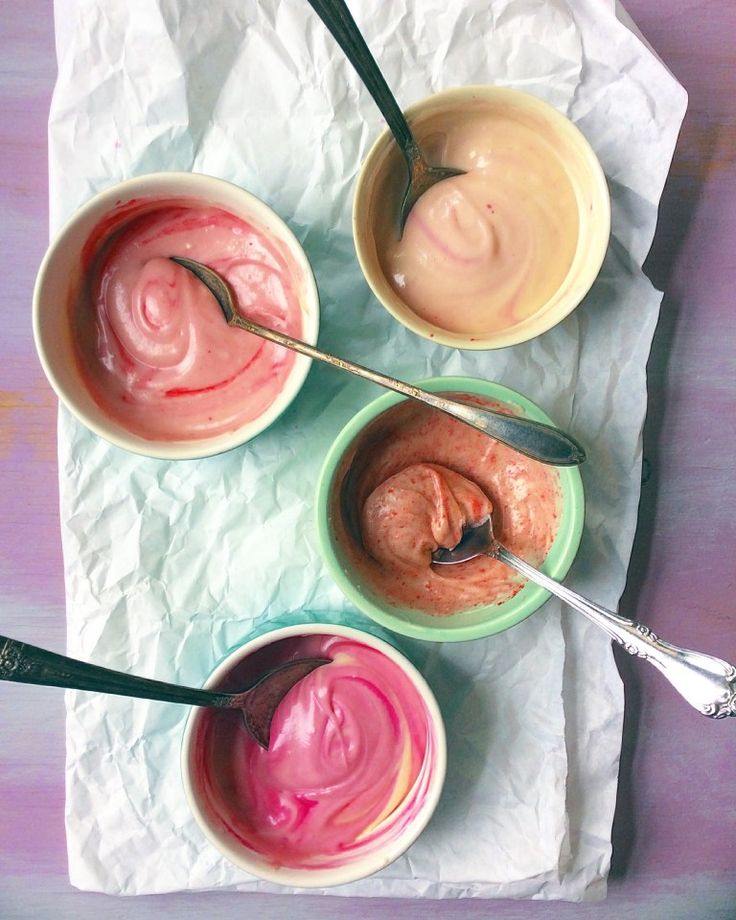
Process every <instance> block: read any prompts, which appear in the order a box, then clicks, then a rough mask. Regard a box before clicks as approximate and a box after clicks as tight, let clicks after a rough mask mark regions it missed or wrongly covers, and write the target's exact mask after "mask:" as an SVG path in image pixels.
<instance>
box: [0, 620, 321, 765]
mask: <svg viewBox="0 0 736 920" xmlns="http://www.w3.org/2000/svg"><path fill="white" fill-rule="evenodd" d="M329 662H330V659H329V658H302V659H299V660H297V661H289V662H287V663H286V664H283V665H281V666H280V667H278V668H274V669H273V670H271V671H269V672H268V673H266V674H264V675H263V676H262V677H260V678H259V679H258V680H257V681H255V683H253V684H252V685H251V686H250V687H248V688H246V689H245V690H242V691H241V692H239V693H224V692H218V691H216V690H195V689H194V688H192V687H181V686H179V685H178V684H167V683H164V682H163V681H160V680H150V679H149V678H147V677H136V676H135V675H134V674H125V673H123V672H122V671H112V670H110V669H109V668H101V667H100V666H99V665H95V664H89V663H88V662H86V661H79V660H78V659H76V658H67V656H66V655H57V654H56V653H55V652H49V651H47V650H46V649H42V648H37V647H36V646H35V645H26V643H25V642H18V641H17V639H8V638H7V637H6V636H0V680H12V681H15V682H16V683H20V684H43V685H44V686H48V687H65V688H70V689H73V690H94V691H96V692H97V693H113V694H116V695H117V696H133V697H137V698H139V699H144V700H157V701H158V700H160V701H162V702H165V703H184V704H185V705H188V706H212V707H214V708H216V709H240V711H241V712H242V714H243V720H244V721H245V725H246V727H247V729H248V731H249V732H250V733H251V734H252V735H253V737H254V738H255V740H256V741H257V742H258V744H260V746H261V747H262V748H265V749H266V750H268V743H269V740H270V735H271V720H272V719H273V716H274V713H275V712H276V709H277V707H278V705H279V703H280V702H281V701H282V700H283V698H284V697H285V696H286V694H287V693H288V692H289V690H291V688H292V687H293V686H294V685H295V684H297V683H299V681H300V680H301V679H302V678H303V677H306V676H307V674H310V673H311V672H312V671H314V669H315V668H319V667H321V666H322V665H323V664H329Z"/></svg>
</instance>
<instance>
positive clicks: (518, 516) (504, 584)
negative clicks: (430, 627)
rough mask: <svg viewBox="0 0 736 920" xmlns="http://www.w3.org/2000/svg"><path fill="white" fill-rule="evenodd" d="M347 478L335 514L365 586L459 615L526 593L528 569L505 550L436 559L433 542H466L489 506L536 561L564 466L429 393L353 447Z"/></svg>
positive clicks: (545, 544)
mask: <svg viewBox="0 0 736 920" xmlns="http://www.w3.org/2000/svg"><path fill="white" fill-rule="evenodd" d="M448 395H451V396H452V397H453V398H457V399H462V400H464V401H466V402H472V403H474V404H477V405H483V406H487V407H489V408H493V409H498V410H500V411H504V412H510V411H511V410H510V407H508V406H505V405H502V404H500V403H495V402H492V401H490V400H486V399H483V398H481V397H477V396H468V395H467V394H460V393H453V394H448ZM337 482H338V484H339V485H338V488H336V489H335V491H334V493H333V498H332V507H331V516H332V523H333V528H334V534H335V539H336V541H337V543H338V546H339V550H338V552H339V553H340V555H342V556H343V557H344V561H345V562H346V563H347V567H348V568H349V569H350V570H351V571H352V573H353V575H354V576H357V579H358V581H359V583H360V584H361V586H362V587H363V588H364V589H367V590H368V592H369V593H370V594H372V595H373V596H374V597H375V599H377V600H378V602H379V603H385V604H388V605H390V606H394V607H399V608H410V609H414V610H421V611H423V612H424V613H428V614H432V615H434V616H448V615H450V614H454V613H459V612H460V611H463V610H468V609H471V608H473V607H477V606H480V605H485V604H500V603H503V602H504V601H506V600H508V599H509V598H510V597H513V596H514V595H515V594H517V593H518V591H520V590H521V588H522V587H523V584H524V582H523V580H522V579H521V578H520V576H518V575H517V574H516V573H514V572H513V571H512V570H511V569H509V568H508V566H505V565H504V564H503V563H501V562H498V561H497V560H495V559H490V558H488V557H479V558H477V559H473V560H471V561H469V562H466V563H463V564H462V565H457V566H435V565H433V564H432V561H431V557H432V553H433V552H434V550H436V549H438V548H439V547H448V548H449V547H453V546H455V545H456V544H457V543H458V542H459V540H460V537H461V535H462V532H463V528H464V527H465V526H468V525H472V524H476V523H479V522H480V521H482V520H483V519H484V518H485V517H486V516H487V515H488V514H491V516H492V519H493V528H494V532H495V534H496V536H497V537H498V538H499V540H500V541H501V542H502V543H503V544H504V545H505V546H507V547H508V548H509V549H510V550H511V551H512V552H513V553H516V554H517V555H519V556H521V557H522V558H523V559H525V560H527V561H528V562H530V563H531V564H532V565H535V566H539V565H540V564H541V563H542V562H543V560H544V558H545V556H546V555H547V553H548V551H549V549H550V547H551V545H552V543H553V542H554V538H555V536H556V534H557V528H558V524H559V516H560V507H561V490H560V482H559V475H558V473H557V471H556V470H555V469H554V467H550V466H546V465H545V464H542V463H539V462H537V461H535V460H531V459H529V458H527V457H523V456H522V455H521V454H519V453H517V452H516V451H513V450H511V448H509V447H505V446H504V445H503V444H499V443H498V442H497V441H494V440H492V439H491V438H489V437H488V436H487V435H484V434H483V433H482V432H480V431H476V430H474V429H472V428H470V427H469V426H468V425H465V424H464V423H462V422H460V421H458V420H457V419H453V418H450V417H449V416H447V415H444V414H443V413H441V412H438V411H436V410H434V409H431V408H429V407H428V406H424V405H421V404H419V403H414V402H410V401H407V402H404V403H400V404H399V405H397V406H394V407H393V408H391V409H389V410H388V411H387V412H384V413H383V414H382V415H380V416H378V418H377V419H375V420H374V421H373V423H372V424H371V425H369V426H368V428H367V429H366V430H365V431H364V432H363V433H362V434H361V435H360V436H359V438H358V439H357V441H356V442H355V443H354V444H353V445H352V447H351V448H350V450H349V451H348V454H347V455H346V460H345V462H344V464H343V467H342V469H341V470H339V471H338V477H337Z"/></svg>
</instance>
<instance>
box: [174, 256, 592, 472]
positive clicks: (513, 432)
mask: <svg viewBox="0 0 736 920" xmlns="http://www.w3.org/2000/svg"><path fill="white" fill-rule="evenodd" d="M170 258H171V261H172V262H176V263H177V265H181V266H182V267H183V268H186V269H187V270H188V271H190V272H191V273H192V274H193V275H194V276H195V277H197V278H199V280H200V281H201V282H202V284H204V285H205V287H206V288H208V290H209V291H210V293H211V294H212V296H213V297H214V298H215V300H216V301H217V303H218V304H219V306H220V309H221V310H222V312H223V315H224V317H225V320H226V321H227V323H228V325H229V326H237V327H238V328H239V329H243V330H245V332H250V333H252V334H253V335H258V336H260V337H261V338H262V339H267V340H268V341H269V342H275V343H276V344H277V345H283V346H284V347H285V348H290V349H291V350H292V351H296V352H298V353H299V354H300V355H306V356H307V357H309V358H314V360H316V361H322V362H323V363H324V364H329V365H331V366H332V367H337V368H340V370H343V371H347V372H348V373H350V374H354V375H355V376H356V377H362V378H363V379H365V380H370V381H371V382H372V383H377V384H378V385H379V386H382V387H386V389H388V390H393V391H394V392H396V393H401V395H402V396H408V397H409V398H410V399H416V400H417V401H418V402H423V403H426V405H428V406H432V407H433V408H435V409H439V410H440V411H441V412H444V413H446V414H447V415H451V416H452V417H453V418H456V419H459V420H460V421H461V422H465V424H467V425H470V426H471V427H473V428H477V429H478V430H479V431H482V432H483V433H484V434H487V435H489V436H490V437H492V438H495V439H496V440H497V441H501V442H502V443H503V444H506V445H507V446H508V447H511V448H513V449H514V450H517V451H519V453H522V454H525V455H526V456H527V457H532V458H533V459H534V460H539V461H540V462H541V463H549V464H551V465H553V466H578V465H579V464H581V463H582V462H583V461H584V460H585V451H584V450H583V448H582V447H581V446H580V444H578V442H577V441H576V440H575V439H574V438H573V437H571V436H570V435H569V434H566V433H565V432H564V431H560V429H559V428H554V427H553V426H552V425H545V424H544V423H543V422H536V421H534V420H532V419H528V418H523V417H522V416H518V415H506V414H505V413H503V412H496V411H495V410H493V409H484V408H482V407H480V406H474V405H471V404H470V403H464V402H460V401H459V400H456V399H448V398H447V397H446V396H441V395H440V394H438V393H430V392H429V391H428V390H422V389H420V388H419V387H417V386H414V384H411V383H404V381H402V380H397V379H396V378H395V377H389V376H387V375H386V374H381V373H379V372H378V371H374V370H371V369H370V368H368V367H364V366H363V365H361V364H354V363H353V362H352V361H347V360H346V359H345V358H338V357H336V356H335V355H331V354H329V353H328V352H326V351H320V349H319V348H315V347H314V346H313V345H309V344H307V343H306V342H302V341H301V339H295V338H292V337H291V336H290V335H286V334H285V333H283V332H277V331H276V330H275V329H269V328H268V327H267V326H261V325H260V324H259V323H254V322H252V321H251V320H249V319H246V318H245V317H244V316H242V315H241V314H240V313H239V312H238V310H237V307H236V303H235V297H234V295H233V292H232V291H231V289H230V286H229V285H228V283H227V282H226V281H225V279H224V278H223V277H222V276H221V275H218V273H217V272H215V271H213V270H212V269H211V268H208V267H207V266H206V265H202V263H201V262H195V261H194V260H193V259H184V258H180V257H179V256H170Z"/></svg>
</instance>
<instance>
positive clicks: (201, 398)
mask: <svg viewBox="0 0 736 920" xmlns="http://www.w3.org/2000/svg"><path fill="white" fill-rule="evenodd" d="M173 255H178V256H185V257H188V258H192V259H195V260H197V261H200V262H203V263H204V264H206V265H208V266H209V267H210V268H213V269H214V270H215V271H217V272H219V273H220V274H221V275H222V276H223V277H224V278H226V280H227V281H228V282H229V284H230V286H231V287H232V289H233V292H234V294H235V298H236V302H237V304H238V309H239V310H240V311H241V312H242V313H243V315H244V316H247V317H248V318H250V319H253V320H254V321H256V322H259V323H261V324H262V325H265V326H271V327H273V328H276V329H279V330H281V331H284V332H287V333H289V334H290V335H293V336H296V337H299V336H300V334H301V331H302V317H301V310H300V305H299V298H298V287H299V281H300V276H301V272H300V269H299V268H298V267H297V266H296V265H295V264H294V262H293V260H292V258H291V256H290V255H289V253H288V252H287V251H286V248H285V247H284V246H283V245H282V244H281V243H280V242H279V241H277V240H276V239H275V238H273V237H272V236H271V235H270V234H268V233H267V232H265V231H264V230H262V229H260V228H259V227H257V226H255V225H253V224H251V223H249V222H248V221H246V220H244V219H242V218H240V217H238V216H236V215H234V214H231V213H229V212H227V211H224V210H222V209H220V208H215V207H209V206H205V205H203V204H201V203H197V202H194V201H187V200H183V199H182V200H180V199H176V200H168V199H160V200H157V199H140V200H138V201H136V202H132V203H128V204H127V205H126V206H125V207H124V208H121V210H120V211H119V212H114V213H113V215H112V219H108V220H107V221H105V222H103V224H101V225H100V228H99V232H97V233H95V234H93V235H92V237H91V240H90V243H89V244H88V245H87V247H86V248H85V253H84V261H85V262H86V263H87V264H86V265H85V271H86V273H87V279H88V282H87V285H86V287H85V290H84V291H83V292H82V296H81V297H80V299H79V302H78V303H77V304H75V307H74V310H75V315H74V320H75V329H76V342H77V353H78V360H79V364H80V369H81V370H82V373H83V375H84V377H85V379H86V380H87V382H88V385H89V387H90V390H91V391H92V393H93V394H94V397H95V399H96V401H97V402H98V403H99V404H100V405H101V406H102V407H103V408H104V409H105V410H106V411H107V412H109V413H110V415H111V416H112V417H113V418H115V419H116V420H118V421H119V422H121V423H122V424H123V425H125V427H126V428H128V430H130V431H132V432H133V433H135V434H138V435H140V436H142V437H145V438H154V439H161V440H171V441H177V440H186V439H191V438H199V437H209V436H212V435H218V434H223V433H225V432H229V431H233V430H235V429H236V428H239V427H240V426H241V425H243V424H245V423H247V422H249V421H252V420H253V419H255V418H257V417H258V416H259V415H261V414H262V413H263V412H264V411H265V410H266V409H267V408H268V407H269V406H270V405H271V403H272V402H273V401H274V399H275V398H276V397H277V395H278V394H279V393H280V392H281V390H282V388H283V386H284V383H285V380H286V377H287V376H288V374H289V370H290V369H291V366H292V364H293V361H294V356H293V354H292V353H291V352H288V351H287V350H285V349H283V348H281V347H280V346H278V345H273V344H271V343H268V342H265V341H264V340H262V339H260V338H258V337H256V336H253V335H250V334H249V333H246V332H243V331H242V330H234V329H231V328H229V327H228V326H227V324H226V323H225V320H224V317H223V315H222V312H221V311H220V308H219V307H218V306H217V304H216V302H215V300H214V298H213V297H212V295H211V294H210V293H209V291H208V290H207V289H206V288H205V287H204V285H203V284H202V283H201V282H200V281H198V280H197V279H196V278H194V276H193V275H191V274H190V272H188V271H187V270H186V269H184V268H182V267H181V266H179V265H176V264H175V263H174V262H172V261H171V260H170V258H169V257H170V256H173Z"/></svg>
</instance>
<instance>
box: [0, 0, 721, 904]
mask: <svg viewBox="0 0 736 920" xmlns="http://www.w3.org/2000/svg"><path fill="white" fill-rule="evenodd" d="M627 9H628V10H629V12H630V14H631V15H632V16H633V18H634V19H635V20H636V22H637V24H638V26H639V28H640V29H641V31H642V32H643V34H644V35H645V36H646V37H647V39H648V40H649V41H650V42H651V44H652V45H653V47H654V48H655V49H656V50H657V52H658V54H659V55H660V57H661V58H662V59H663V61H664V62H665V64H666V65H667V66H668V67H669V68H670V69H671V70H672V71H673V73H674V74H675V76H676V77H677V78H678V79H679V80H680V82H681V83H682V84H683V85H684V86H685V88H686V89H687V91H688V93H689V95H690V105H689V109H688V114H687V116H686V119H685V123H684V126H683V130H682V133H681V136H680V140H679V143H678V146H677V150H676V153H675V157H674V161H673V164H672V170H671V175H670V178H669V180H668V183H667V186H666V188H665V193H664V197H663V199H662V205H661V209H660V218H659V225H658V229H657V235H656V238H655V241H654V246H653V248H652V251H651V253H650V256H649V258H648V260H647V264H646V266H645V267H646V270H647V272H648V274H649V275H650V277H651V278H652V280H653V281H654V283H655V284H656V285H657V286H658V287H659V288H661V289H662V290H664V291H665V297H664V301H663V304H662V312H661V319H660V322H659V326H658V328H657V332H656V335H655V339H654V345H653V348H652V354H651V359H650V362H649V394H650V406H649V413H648V417H647V422H646V427H645V431H644V444H645V456H646V463H645V482H644V486H643V492H642V500H641V508H640V515H639V528H638V532H637V537H636V542H635V546H634V553H633V558H632V563H631V568H630V573H629V580H628V585H627V588H626V593H625V595H624V599H623V602H622V611H623V612H624V613H626V614H627V615H629V616H634V617H636V618H637V619H640V620H643V621H644V622H646V623H648V624H650V625H651V626H652V627H653V628H654V629H655V630H656V631H657V632H661V633H662V634H664V635H666V636H667V637H668V638H670V639H672V641H675V642H678V643H681V644H683V645H687V646H690V647H695V648H701V649H703V650H705V651H710V652H713V653H716V654H719V655H721V656H722V657H725V658H728V659H729V660H731V661H733V662H736V576H735V574H734V572H735V569H736V523H735V522H736V484H735V477H734V457H736V421H734V419H735V417H736V411H735V410H736V307H735V306H734V302H735V294H734V292H735V291H736V155H735V151H736V52H735V51H734V48H735V47H736V42H735V40H736V5H735V4H734V3H733V0H700V2H698V0H659V2H656V3H653V2H651V0H629V2H628V3H627ZM0 52H1V53H0V198H1V200H2V222H1V223H0V256H1V262H0V264H2V265H3V268H4V274H5V279H4V285H3V287H4V293H3V297H2V300H1V301H0V317H1V319H2V335H0V632H2V633H4V634H6V635H12V636H15V637H18V638H21V639H25V640H27V641H31V642H35V643H37V644H42V645H45V646H47V647H49V648H52V649H56V650H60V651H62V650H63V648H64V632H65V626H64V622H65V616H64V585H63V578H62V561H61V550H60V541H59V524H58V490H57V468H56V433H55V426H56V402H55V399H54V397H53V395H52V393H51V391H50V389H49V387H48V385H47V384H46V381H45V379H44V377H43V374H42V372H41V368H40V366H39V364H38V362H37V359H36V356H35V352H34V349H33V342H32V337H31V321H30V301H31V292H32V286H33V279H34V275H35V272H36V270H37V267H38V264H39V262H40V259H41V257H42V255H43V251H44V248H45V246H46V243H47V239H48V230H47V224H48V208H47V198H48V183H47V156H46V123H47V117H48V108H49V102H50V98H51V92H52V89H53V83H54V79H55V76H56V62H55V57H54V40H53V22H52V17H51V11H50V9H49V4H48V3H47V2H42V0H27V2H26V3H24V4H13V3H10V2H9V0H4V2H2V3H0ZM619 665H620V669H621V673H622V676H623V678H624V681H625V684H626V697H627V702H626V719H625V729H624V745H623V756H622V763H621V779H620V791H619V798H618V806H617V811H616V817H615V822H614V828H613V841H614V853H613V866H612V872H611V882H610V889H609V897H608V900H607V901H605V902H603V903H602V904H598V905H595V906H590V905H572V904H564V903H548V902H511V901H480V900H479V901H472V900H464V901H450V902H447V901H442V902H432V901H424V902H415V901H412V902H408V901H402V902H397V901H391V900H386V899H370V900H365V899H349V900H348V899H343V898H329V897H319V896H310V895H304V896H298V897H293V896H286V895H242V894H233V893H223V892H212V893H207V894H196V895H195V894H180V895H167V896H156V897H146V898H135V899H122V898H111V897H106V896H103V895H91V894H87V893H82V892H78V891H75V890H74V889H72V888H71V886H70V884H69V881H68V878H67V874H66V850H65V841H64V788H63V784H64V780H63V777H64V734H63V731H64V711H63V700H62V695H61V694H60V693H59V692H56V691H54V690H48V689H45V688H32V690H31V689H26V688H24V687H22V686H21V685H11V684H3V685H0V796H1V798H0V918H3V920H13V918H45V917H52V916H53V917H55V918H58V920H67V918H68V920H72V918H74V920H77V918H79V920H86V918H90V920H91V918H97V917H99V916H105V917H107V918H109V920H114V918H118V917H126V918H128V917H133V918H143V920H152V918H161V917H164V918H166V917H172V918H174V917H177V918H179V917H183V918H188V917H192V918H193V917H200V916H208V917H210V918H214V920H219V918H222V920H225V918H235V917H238V918H240V917H241V916H254V917H255V916H257V917H265V918H280V917H287V916H293V915H294V914H295V913H296V912H297V911H298V913H299V914H300V916H302V917H304V920H310V918H333V917H334V918H337V917H340V918H345V917H347V918H356V920H357V918H364V917H366V918H375V920H377V918H384V917H387V918H388V917H393V916H394V915H395V914H396V913H397V912H398V910H399V909H400V910H401V913H402V916H403V917H404V918H406V920H412V918H420V917H421V918H423V920H433V918H439V917H440V916H441V917H443V918H460V917H462V918H480V917H498V918H513V920H517V918H518V920H531V918H537V917H545V918H547V917H550V918H555V920H556V918H560V920H566V918H576V917H580V916H582V915H583V914H586V915H587V914H588V913H591V914H593V913H594V914H595V916H596V918H598V920H622V918H624V920H625V918H634V917H636V918H644V920H659V918H667V920H733V918H736V806H735V805H734V793H733V780H734V775H735V772H734V762H735V761H734V754H735V753H736V720H735V721H725V722H724V721H722V722H710V721H708V720H706V719H704V718H702V717H701V716H699V715H698V714H697V713H695V712H693V711H691V710H690V709H689V707H687V706H686V705H685V704H683V703H682V702H681V700H680V699H679V698H678V697H677V696H676V695H675V693H674V691H673V690H672V689H671V688H670V687H669V685H667V684H666V683H665V682H664V681H662V680H661V679H660V678H659V677H658V676H657V675H656V674H655V673H654V672H653V671H652V670H651V669H649V668H646V667H641V666H640V663H638V662H635V661H633V660H631V659H628V658H627V657H626V656H623V655H622V656H619ZM161 858H162V859H165V854H162V855H161Z"/></svg>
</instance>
